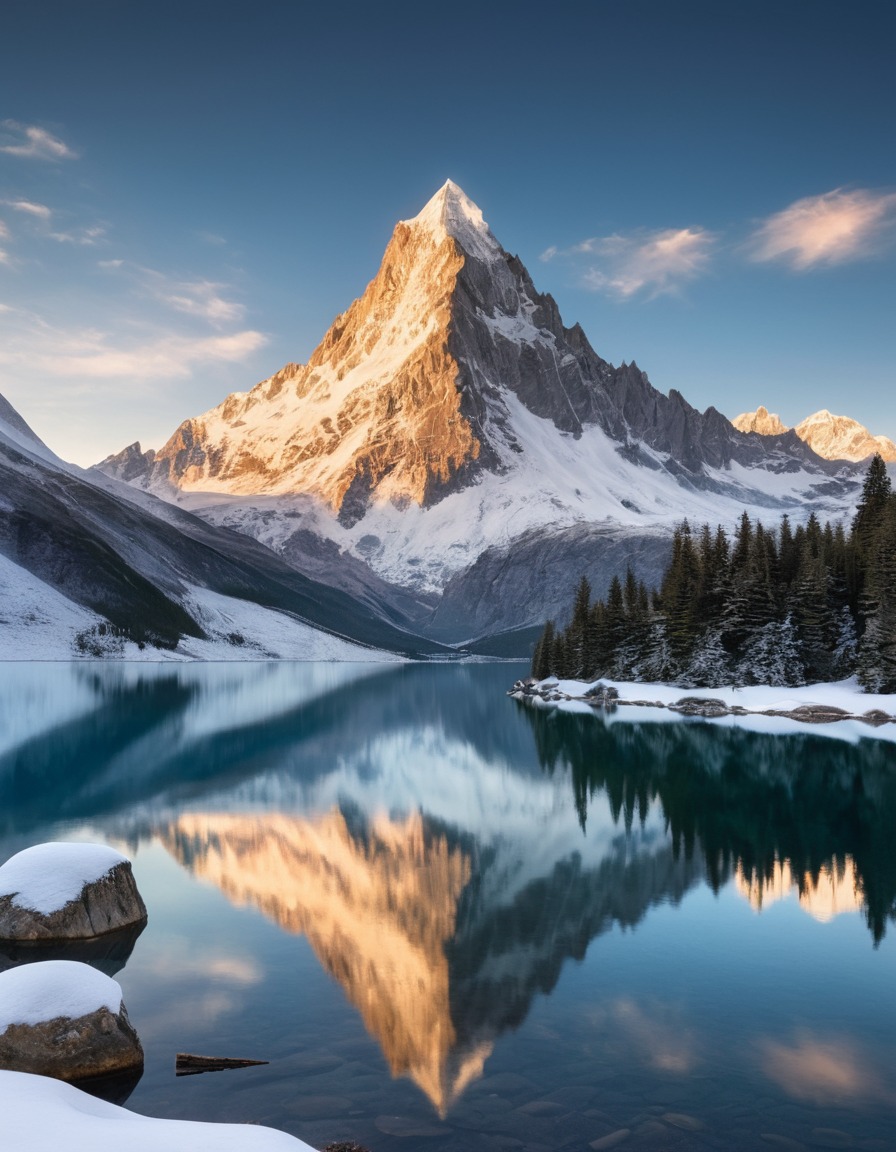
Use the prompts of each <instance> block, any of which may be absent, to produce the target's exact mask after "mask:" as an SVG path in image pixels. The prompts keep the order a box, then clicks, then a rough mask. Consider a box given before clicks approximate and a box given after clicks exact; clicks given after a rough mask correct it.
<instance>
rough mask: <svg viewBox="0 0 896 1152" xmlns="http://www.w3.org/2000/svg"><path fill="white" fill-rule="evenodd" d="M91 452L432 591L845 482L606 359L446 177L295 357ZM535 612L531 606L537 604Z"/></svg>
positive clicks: (401, 584) (800, 498)
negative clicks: (590, 543) (532, 559)
mask: <svg viewBox="0 0 896 1152" xmlns="http://www.w3.org/2000/svg"><path fill="white" fill-rule="evenodd" d="M100 467H101V468H102V469H103V470H104V471H106V472H109V473H110V474H112V475H114V476H117V477H121V478H122V479H127V480H129V481H130V482H131V483H135V484H137V485H138V486H141V487H145V488H148V489H150V490H152V491H154V492H156V493H157V494H159V495H161V496H164V497H165V498H167V499H174V500H177V501H184V500H186V501H187V502H188V503H189V506H190V507H191V508H192V509H194V510H196V511H198V512H199V513H200V514H201V515H203V516H204V517H207V518H208V519H210V520H211V521H212V522H213V523H219V524H224V525H226V526H228V527H232V528H236V529H238V530H239V531H243V532H245V533H247V534H250V535H255V536H256V537H257V538H258V539H259V540H261V541H262V542H263V543H265V544H267V545H268V546H269V547H272V548H274V549H275V550H277V551H280V552H281V553H282V554H283V555H284V556H288V557H290V559H291V562H292V563H294V564H295V566H296V567H298V568H299V570H300V571H308V572H310V570H311V569H310V567H309V565H311V564H312V563H313V564H314V565H318V564H319V563H320V562H321V557H322V556H323V555H324V552H326V555H327V556H330V557H333V558H334V560H333V561H332V562H331V563H330V564H329V567H328V568H327V575H328V578H329V579H332V580H333V581H334V582H335V583H337V585H341V582H342V581H344V580H345V579H347V577H346V576H345V569H346V567H347V566H349V565H350V564H355V565H360V566H363V567H366V568H367V570H368V571H369V569H372V570H373V573H375V575H376V578H378V579H380V580H382V581H385V582H387V583H388V584H389V585H391V586H392V587H393V588H395V587H398V588H400V589H402V590H403V592H405V593H406V592H408V591H410V592H411V594H412V595H413V596H415V597H416V596H424V597H427V598H432V599H435V598H436V597H438V596H443V600H442V606H444V597H446V596H447V595H448V592H449V591H450V590H449V589H448V584H449V582H451V581H453V580H454V578H455V577H459V576H460V575H461V574H462V573H464V572H468V571H469V572H473V570H474V568H477V566H478V571H479V572H481V573H484V572H485V570H486V567H487V566H486V565H485V564H483V563H481V561H482V559H483V557H484V555H485V554H486V552H500V553H501V555H504V554H505V552H506V553H507V554H509V553H511V552H512V553H513V554H514V556H522V555H523V554H524V552H525V550H526V549H531V547H533V546H534V545H533V542H534V541H541V542H542V543H543V545H544V548H543V549H542V551H541V552H540V553H539V554H540V555H541V554H542V553H543V554H544V555H545V556H546V555H547V554H548V552H550V554H551V556H552V559H551V580H552V582H555V583H556V589H557V591H556V594H557V596H558V598H559V596H560V595H561V592H560V589H561V586H562V587H563V595H564V596H565V595H567V594H568V592H567V589H568V587H571V586H572V584H573V583H574V580H575V579H576V578H577V576H578V575H580V574H581V568H579V571H578V572H577V573H576V575H575V576H574V577H571V576H569V575H568V574H567V566H568V565H576V566H578V565H579V561H578V560H577V559H576V558H575V556H573V555H572V554H571V551H570V541H569V540H568V539H565V540H564V542H563V544H562V545H559V544H557V536H558V533H562V532H575V533H577V534H578V535H577V540H578V543H579V544H581V545H582V547H583V548H584V540H585V537H586V536H588V537H589V538H590V536H591V535H592V534H597V535H601V538H602V545H601V547H603V546H604V545H606V547H609V546H610V545H609V544H607V539H608V536H609V534H612V533H615V532H621V533H622V535H623V536H624V537H625V538H626V540H631V539H635V538H637V539H638V540H640V541H641V544H639V545H638V547H639V548H640V549H641V551H642V554H643V551H644V547H646V548H648V549H649V550H650V552H651V555H657V556H658V555H659V553H660V552H661V551H662V548H663V547H664V539H665V536H666V534H667V533H668V531H669V529H670V526H671V525H672V524H674V523H675V522H677V521H679V520H680V519H681V518H682V517H684V516H688V517H689V518H691V519H692V520H693V521H694V522H696V523H702V522H703V521H704V520H706V521H712V522H717V521H719V520H722V521H724V522H725V523H730V522H733V521H734V520H735V519H736V517H737V516H739V515H740V512H741V510H742V509H743V508H744V507H745V506H746V507H749V508H750V509H756V508H757V507H758V508H760V509H771V508H779V507H780V508H783V507H790V508H794V507H800V506H802V505H803V504H806V505H809V504H815V505H818V504H819V502H821V504H822V505H823V506H824V507H827V506H829V505H830V504H832V503H833V504H836V503H837V501H838V499H839V498H840V497H841V496H842V495H843V494H845V493H846V492H847V491H849V490H851V488H854V487H855V482H854V480H852V479H851V478H849V477H846V478H843V479H842V480H841V479H834V474H835V473H836V472H837V471H838V469H837V468H836V467H834V466H832V465H829V464H827V463H826V462H825V461H822V460H821V459H820V458H819V457H818V456H816V455H815V454H814V453H812V452H811V451H810V450H809V449H808V448H807V447H806V446H805V445H804V444H803V443H802V442H801V441H800V440H799V438H798V437H797V436H796V435H794V433H793V432H789V433H784V434H783V435H781V436H779V437H774V438H772V439H767V438H765V437H762V436H757V435H744V434H742V433H741V432H739V431H736V430H735V429H734V428H732V426H731V424H730V423H729V421H728V420H727V419H726V418H725V417H724V416H723V415H722V414H721V413H719V412H718V411H716V410H715V409H714V408H709V409H707V410H706V412H703V413H701V412H698V411H697V410H696V409H695V408H693V407H692V406H691V405H690V404H688V402H687V401H686V400H685V398H684V397H683V396H682V395H681V394H680V393H678V392H676V391H674V390H673V391H672V392H670V393H669V394H668V395H664V394H663V393H661V392H659V391H657V389H656V388H654V387H653V385H652V384H651V383H650V381H649V380H648V378H647V376H646V374H645V373H644V372H642V371H641V369H640V368H638V367H637V366H636V364H635V363H634V361H632V362H631V363H629V364H625V363H623V364H622V365H621V366H620V367H618V368H616V367H614V366H613V365H611V364H609V363H607V361H605V360H603V359H602V358H601V357H600V356H599V355H598V354H597V353H596V352H595V351H594V349H593V348H592V347H591V345H590V344H589V342H588V339H587V337H586V336H585V333H584V332H583V330H582V329H581V327H579V325H577V324H576V325H573V326H572V327H571V328H567V327H566V326H565V325H564V323H563V320H562V318H561V316H560V312H559V309H558V307H557V304H556V302H555V301H554V300H553V299H552V298H551V297H550V296H549V295H547V294H542V293H540V292H539V291H538V290H537V289H536V287H535V286H534V284H533V282H532V279H531V277H530V275H529V273H528V271H527V270H526V268H525V266H524V265H523V263H522V261H521V260H520V259H519V258H518V257H516V256H513V255H510V254H509V253H508V252H506V251H505V250H504V249H503V248H502V247H501V245H500V244H499V242H498V241H497V239H496V238H495V237H494V236H493V234H492V233H491V231H490V230H489V228H488V226H487V224H486V223H485V220H484V219H483V216H482V212H481V211H480V209H479V208H478V207H477V206H476V205H475V204H474V203H473V202H472V201H471V200H470V199H469V198H468V197H467V196H466V195H465V194H464V192H463V191H462V190H461V189H460V188H459V187H458V186H457V185H456V184H454V183H452V182H451V181H448V182H447V183H446V184H444V185H443V186H442V187H441V188H440V189H439V191H438V192H437V193H436V194H435V196H434V197H432V199H431V200H430V201H429V202H428V203H427V204H426V205H425V206H424V208H423V209H422V211H421V212H420V213H419V214H418V215H417V216H415V217H413V218H412V219H410V220H406V221H403V222H400V223H398V224H397V225H396V228H395V231H394V233H393V235H392V238H391V240H390V241H389V244H388V245H387V247H386V251H385V254H384V256H383V261H382V264H381V266H380V269H379V271H378V273H377V275H376V277H375V278H374V279H373V280H372V281H371V282H370V284H369V285H368V286H367V288H366V290H365V291H364V293H363V295H362V296H361V297H360V298H359V299H357V300H356V301H355V302H354V303H353V304H352V305H351V306H350V307H349V308H348V309H347V310H346V311H345V312H343V313H342V314H341V315H340V316H338V317H337V318H336V320H335V321H334V322H333V325H332V326H331V328H330V330H329V331H328V332H327V334H326V335H325V336H324V338H323V340H322V341H321V343H320V344H319V346H318V347H317V349H316V350H315V351H314V353H313V354H312V356H311V357H310V359H309V361H308V363H307V364H306V365H304V366H302V365H298V364H288V365H286V367H284V368H283V369H281V371H279V372H277V373H275V375H273V376H271V377H270V378H269V379H267V380H264V381H262V382H261V383H260V384H258V385H256V386H255V387H254V388H253V389H252V390H251V391H249V392H245V393H243V392H238V393H233V394H232V395H231V396H229V397H227V399H225V400H224V401H223V403H221V404H220V405H218V406H217V407H216V408H214V409H212V410H211V411H209V412H206V413H205V414H203V415H201V416H198V417H196V418H193V419H190V420H186V421H184V423H183V424H182V425H181V426H180V428H178V429H177V430H176V432H175V433H174V435H173V436H172V437H171V439H170V440H169V441H168V443H167V444H165V445H164V446H163V447H162V448H161V449H160V450H159V451H158V452H155V453H153V452H145V453H140V451H139V450H138V449H136V448H135V447H132V448H130V449H126V450H125V451H124V452H123V453H120V454H119V455H118V456H115V457H110V458H109V459H108V460H105V461H103V462H102V464H101V465H100ZM141 468H142V471H141ZM819 510H821V508H819ZM551 539H553V540H554V541H555V544H554V545H549V543H548V541H549V540H551ZM322 540H323V541H324V542H325V543H322V542H321V541H322ZM645 541H647V544H646V545H645V546H644V547H642V545H644V542H645ZM539 547H541V546H540V545H539ZM613 547H614V548H615V545H613ZM633 547H634V546H633ZM627 548H628V545H627V544H626V543H625V541H621V540H620V541H619V547H618V549H617V550H616V555H617V557H618V559H617V560H614V563H616V564H618V565H619V566H621V568H622V572H623V573H624V570H625V563H626V555H625V553H626V549H627ZM309 552H310V554H311V559H310V560H309V559H308V555H309ZM599 552H600V548H599V547H597V546H595V547H594V548H589V559H588V564H589V566H590V565H592V564H595V565H596V564H598V563H599V560H598V559H597V557H598V555H599ZM337 556H338V557H343V558H344V559H340V562H339V563H335V557H337ZM303 566H304V567H303ZM499 566H500V567H501V570H502V572H503V573H504V574H505V575H506V574H507V573H509V572H510V571H511V566H508V565H506V564H504V565H503V566H501V565H499ZM645 567H646V564H645ZM561 570H562V571H561ZM315 571H316V572H319V567H315ZM607 571H608V568H607V566H606V565H602V566H601V579H603V578H604V577H605V576H606V573H607ZM474 575H475V573H474ZM645 575H646V576H647V578H648V579H652V578H653V577H652V573H651V572H650V571H647V572H646V573H645ZM371 578H373V577H371ZM502 578H503V577H502ZM483 579H484V580H485V581H486V583H487V585H488V589H489V590H488V591H487V592H483V591H482V590H480V589H479V588H478V586H477V591H476V593H475V595H472V596H467V595H466V594H464V595H463V596H462V597H461V599H462V600H463V608H462V611H460V612H459V619H458V624H457V626H458V627H468V626H469V627H470V631H468V632H466V633H465V634H462V635H461V636H460V637H458V638H459V639H465V638H466V637H469V636H472V635H476V634H479V635H482V634H484V633H485V632H486V631H487V629H488V628H490V627H492V626H493V624H494V617H493V616H490V618H489V619H488V620H485V621H484V622H483V626H482V627H481V628H480V625H479V624H478V623H477V624H472V623H471V621H470V620H469V615H470V610H471V604H475V603H482V604H486V605H487V606H489V605H491V606H490V607H487V612H488V613H491V612H492V607H493V600H494V597H495V596H496V595H499V593H498V592H497V591H496V589H497V588H498V587H499V585H498V584H497V582H496V579H494V578H492V577H491V576H489V577H488V578H487V579H486V577H485V576H483ZM455 587H457V585H456V583H455ZM517 594H518V589H517ZM552 595H553V593H552ZM544 609H545V605H544V604H543V603H535V602H533V606H532V608H531V613H532V615H533V616H534V619H536V620H539V621H543V619H544ZM505 610H506V611H507V612H508V613H510V611H511V605H510V603H509V602H508V603H507V604H505V605H502V606H501V612H502V613H503V612H504V611H505ZM439 611H440V612H441V611H442V607H440V609H439ZM519 615H520V614H519V612H517V613H516V616H517V617H519ZM525 622H526V623H527V624H528V623H529V620H528V619H527V620H526V621H525ZM439 626H440V627H441V625H439ZM445 628H446V631H445V633H444V634H445V635H447V634H448V626H447V625H446V626H445ZM451 628H452V629H453V628H454V624H452V625H451ZM474 628H475V629H477V631H474Z"/></svg>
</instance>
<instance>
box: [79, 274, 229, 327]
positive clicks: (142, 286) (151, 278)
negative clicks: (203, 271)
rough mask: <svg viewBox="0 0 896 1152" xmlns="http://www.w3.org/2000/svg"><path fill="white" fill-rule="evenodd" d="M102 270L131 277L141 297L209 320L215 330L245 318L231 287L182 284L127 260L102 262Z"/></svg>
mask: <svg viewBox="0 0 896 1152" xmlns="http://www.w3.org/2000/svg"><path fill="white" fill-rule="evenodd" d="M98 267H99V268H102V269H103V270H104V271H106V272H113V273H117V274H120V275H123V276H127V277H130V279H131V280H132V282H133V283H134V284H135V286H136V289H137V291H138V292H139V293H140V294H142V295H144V296H149V297H152V299H153V300H155V301H157V302H158V303H159V304H163V305H164V306H165V307H166V308H171V309H173V310H174V311H175V312H181V313H183V315H185V316H193V317H196V318H197V319H200V320H205V321H207V322H208V323H209V324H211V325H212V326H213V327H215V328H219V329H220V328H226V327H227V326H229V325H231V324H239V323H241V322H242V320H243V319H244V318H245V315H246V309H245V306H244V305H243V304H241V303H240V302H239V301H237V300H232V299H229V298H228V295H227V293H228V292H229V291H230V286H229V285H228V284H222V283H221V282H220V281H216V280H182V279H179V278H177V277H176V276H170V275H168V274H167V273H165V272H159V271H158V270H157V269H155V268H147V267H145V266H143V265H140V264H132V263H130V262H129V261H127V260H101V261H99V262H98Z"/></svg>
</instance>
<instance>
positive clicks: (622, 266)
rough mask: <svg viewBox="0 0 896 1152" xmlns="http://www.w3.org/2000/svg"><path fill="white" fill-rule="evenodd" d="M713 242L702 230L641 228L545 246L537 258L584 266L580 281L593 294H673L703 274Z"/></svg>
mask: <svg viewBox="0 0 896 1152" xmlns="http://www.w3.org/2000/svg"><path fill="white" fill-rule="evenodd" d="M715 243H716V236H715V235H714V233H712V232H709V231H707V230H706V229H704V228H677V229H676V228H666V229H662V230H659V231H653V232H650V231H646V230H641V231H637V232H633V233H631V234H629V235H627V236H621V235H618V234H617V235H613V236H598V237H593V238H591V239H589V240H583V241H582V242H581V243H580V244H575V245H573V247H571V248H565V249H558V248H556V247H551V248H548V249H546V250H545V251H544V252H543V253H542V255H541V259H542V260H544V261H549V260H554V259H557V258H558V257H560V258H567V259H572V260H575V261H577V262H580V261H584V262H585V263H586V264H587V267H586V268H585V270H584V272H583V273H582V283H583V284H584V286H585V287H586V288H589V289H591V290H592V291H594V292H605V293H607V294H608V295H611V296H616V297H617V298H619V299H622V300H629V299H631V298H632V297H634V296H636V295H638V294H639V293H642V294H644V295H646V296H647V298H648V299H654V298H655V297H657V296H664V295H673V294H676V293H678V292H680V291H681V288H682V286H683V285H684V284H686V283H688V282H689V281H691V280H695V279H696V278H697V277H698V276H702V275H704V274H705V273H706V272H707V271H708V269H709V265H710V260H711V257H712V252H713V248H714V246H715Z"/></svg>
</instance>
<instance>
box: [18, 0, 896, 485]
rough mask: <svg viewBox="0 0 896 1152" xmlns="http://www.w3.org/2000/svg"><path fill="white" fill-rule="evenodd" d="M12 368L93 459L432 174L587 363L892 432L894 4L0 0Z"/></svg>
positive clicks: (277, 309) (183, 395) (895, 404)
mask: <svg viewBox="0 0 896 1152" xmlns="http://www.w3.org/2000/svg"><path fill="white" fill-rule="evenodd" d="M2 24H3V26H2V35H0V97H2V99H0V392H3V393H4V394H5V395H6V396H7V398H8V399H9V400H10V401H11V402H12V403H13V404H14V405H15V406H16V407H17V408H18V409H19V410H20V411H21V412H22V414H23V415H24V416H25V418H26V419H28V420H29V422H30V423H31V424H32V425H33V426H34V428H35V430H36V431H37V432H39V433H40V434H41V435H42V436H43V437H44V438H45V439H46V440H47V442H48V443H49V444H50V446H51V447H53V448H54V449H55V450H56V451H57V452H59V454H60V455H62V456H64V457H66V458H67V459H71V460H75V461H77V462H78V463H85V464H86V463H91V462H93V461H95V460H97V459H99V458H100V457H102V456H103V455H105V454H106V453H108V452H111V451H115V450H117V449H119V448H121V447H123V446H124V445H125V444H127V443H130V442H131V441H133V440H135V439H139V440H141V441H142V443H143V445H144V447H148V446H159V445H160V444H161V443H162V442H163V441H164V440H165V439H166V438H167V436H168V435H169V434H170V433H171V432H172V431H173V430H174V428H175V427H176V425H177V424H178V423H179V422H180V420H181V419H183V418H185V417H187V416H190V415H196V414H198V413H199V412H201V411H203V410H204V409H206V408H208V407H210V406H212V405H213V404H216V403H218V402H219V401H220V400H222V399H223V398H224V396H225V395H226V394H227V393H228V392H230V391H233V390H235V389H240V390H245V389H248V388H249V387H251V386H252V385H253V384H254V383H256V382H257V381H258V380H261V379H263V378H264V377H266V376H268V375H270V374H271V373H272V372H274V371H276V370H277V369H278V368H279V367H281V366H282V365H283V364H284V363H285V362H286V361H288V360H297V361H302V360H305V359H306V358H307V357H308V355H309V354H310V353H311V351H312V350H313V348H314V346H315V345H316V343H317V342H318V341H319V340H320V338H321V337H322V336H323V334H324V332H325V330H326V328H327V327H328V325H329V324H330V322H331V321H332V319H333V317H334V316H335V315H336V314H337V313H338V312H340V311H342V310H344V309H345V308H346V307H347V306H348V305H349V304H350V302H351V301H352V300H353V299H354V298H355V297H356V296H358V295H359V294H360V293H361V291H362V290H363V288H364V286H365V285H366V283H367V282H368V281H369V280H370V279H371V277H372V276H373V275H374V274H375V272H376V269H377V266H378V263H379V259H380V257H381V255H382V251H383V249H384V247H385V245H386V243H387V241H388V238H389V235H390V234H391V230H392V227H393V225H394V223H395V221H396V220H398V219H401V218H405V217H408V216H412V215H414V214H416V212H417V211H418V210H419V209H420V208H421V207H422V205H423V204H424V203H425V201H426V200H427V199H428V198H429V197H430V196H431V195H432V194H433V193H434V192H435V191H436V189H437V188H438V187H439V186H440V185H441V184H442V183H443V182H444V181H445V179H447V178H449V177H450V178H451V179H453V180H454V181H456V182H457V183H459V184H460V185H461V186H462V187H463V188H464V190H465V191H466V192H467V194H468V195H469V196H471V197H472V199H474V200H475V201H476V202H477V203H478V204H479V206H480V207H481V208H482V210H483V212H484V214H485V217H486V219H487V220H488V221H489V223H490V225H491V227H492V230H493V231H494V232H495V234H496V236H497V237H498V239H499V240H500V241H501V243H502V244H503V245H504V246H505V248H507V249H509V250H510V251H511V252H515V253H518V254H519V255H520V256H521V257H522V259H523V261H524V263H526V265H527V266H528V268H529V270H530V272H531V274H532V276H533V279H534V280H535V283H536V286H537V287H539V288H540V289H541V290H542V291H549V292H551V293H552V294H553V295H554V296H555V297H556V299H557V301H558V303H559V305H560V309H561V313H562V315H563V317H564V320H565V322H566V323H567V324H570V325H571V324H572V323H574V322H575V321H579V322H580V323H581V324H582V325H583V327H584V329H585V331H586V332H587V333H588V335H589V338H590V339H591V342H592V344H593V345H594V346H595V348H596V349H597V351H598V352H600V353H601V354H602V355H603V356H605V357H606V358H607V359H609V360H612V361H613V362H614V363H618V362H620V361H621V360H632V359H635V360H637V362H638V364H639V365H640V366H641V367H642V368H643V369H645V370H646V371H647V372H648V374H649V375H650V378H651V380H652V381H653V383H654V384H655V385H656V386H657V387H658V388H660V389H661V390H663V391H668V390H669V389H670V388H678V389H679V390H680V391H681V392H683V393H684V395H685V396H686V397H687V399H688V400H690V402H691V403H693V404H695V405H696V406H697V407H699V408H704V407H706V406H707V405H709V404H714V405H715V406H716V407H718V408H719V409H721V410H722V411H723V412H725V413H726V414H727V415H729V416H734V415H736V414H737V413H738V412H740V411H743V410H745V409H750V408H755V407H756V406H757V405H758V404H760V403H764V404H766V405H767V406H768V407H769V408H770V409H772V410H773V411H777V412H779V413H780V414H781V417H782V419H784V421H785V423H788V424H791V423H795V422H796V421H798V420H799V419H801V418H802V417H803V416H805V415H807V414H809V413H810V412H813V411H815V410H817V409H819V408H829V409H831V410H832V411H834V412H840V413H845V414H847V415H851V416H854V417H855V418H856V419H859V420H861V421H862V422H863V423H866V424H868V425H869V426H870V427H871V430H872V431H874V432H877V433H883V434H885V435H889V436H891V437H893V438H894V439H896V386H894V384H896V380H894V363H896V324H894V322H893V313H894V301H896V290H894V289H896V274H894V273H896V171H894V167H896V149H894V141H896V131H894V119H896V68H894V66H893V60H894V59H896V5H892V4H889V3H886V2H884V0H878V2H874V3H869V2H862V0H859V2H858V3H853V4H850V5H849V6H847V5H845V4H843V3H826V2H824V0H813V2H812V3H806V2H804V0H800V2H792V0H776V2H775V3H764V2H750V3H743V4H733V3H732V4H724V3H719V2H718V0H711V2H700V3H688V2H686V0H685V2H676V3H674V4H672V3H669V2H668V0H662V2H656V3H647V2H639V0H615V2H612V3H609V2H601V0H592V2H591V3H588V2H584V0H580V2H579V3H578V4H570V3H566V2H565V0H556V2H555V3H553V4H549V5H546V4H544V3H539V4H527V3H515V4H510V3H503V2H501V0H498V2H494V3H485V2H481V3H478V4H469V3H466V2H456V3H450V4H438V5H435V4H422V3H421V4H410V3H388V2H383V3H381V4H379V5H371V4H368V3H363V4H362V3H353V2H346V3H342V4H340V5H338V6H327V8H326V9H324V8H323V7H322V6H319V5H311V4H304V3H300V2H298V0H296V2H282V3H270V2H265V0H260V2H257V3H253V4H251V5H250V4H248V3H240V4H230V3H227V2H226V0H217V2H201V3H200V2H196V0H194V2H191V0H179V2H178V3H176V4H175V3H169V2H167V0H161V2H157V3H153V4H152V5H148V4H121V3H120V2H119V0H105V2H97V0H79V3H77V4H72V3H71V2H70V0H64V2H60V3H49V2H45V0H6V2H5V4H4V7H3V18H2Z"/></svg>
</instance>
